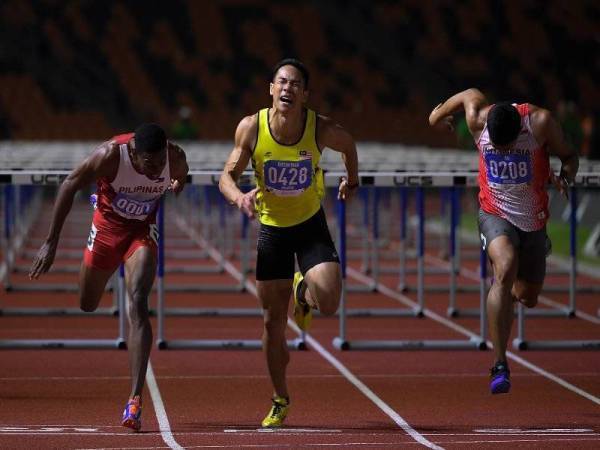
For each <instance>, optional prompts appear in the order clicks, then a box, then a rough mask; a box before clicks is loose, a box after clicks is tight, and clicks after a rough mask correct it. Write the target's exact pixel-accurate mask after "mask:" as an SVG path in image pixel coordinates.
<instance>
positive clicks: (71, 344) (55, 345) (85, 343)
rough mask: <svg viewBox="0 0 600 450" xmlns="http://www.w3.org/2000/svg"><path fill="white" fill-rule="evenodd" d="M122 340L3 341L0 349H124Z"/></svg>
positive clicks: (0, 343)
mask: <svg viewBox="0 0 600 450" xmlns="http://www.w3.org/2000/svg"><path fill="white" fill-rule="evenodd" d="M123 344H124V341H123V340H122V339H3V340H0V349H36V348H37V349H61V350H62V349H70V350H73V349H76V350H81V349H100V348H117V349H125V348H127V346H126V345H123Z"/></svg>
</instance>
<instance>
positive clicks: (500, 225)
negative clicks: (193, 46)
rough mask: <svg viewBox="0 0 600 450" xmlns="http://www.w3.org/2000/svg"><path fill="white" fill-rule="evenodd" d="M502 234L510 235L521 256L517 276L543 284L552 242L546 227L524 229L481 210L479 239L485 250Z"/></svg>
mask: <svg viewBox="0 0 600 450" xmlns="http://www.w3.org/2000/svg"><path fill="white" fill-rule="evenodd" d="M500 235H505V236H508V238H509V239H510V242H512V244H513V246H514V247H515V249H516V251H517V254H518V256H519V268H518V271H517V278H518V279H520V280H524V281H527V282H530V283H535V284H542V283H543V282H544V277H545V276H546V256H548V255H549V254H550V251H551V249H552V243H551V242H550V239H549V238H548V235H547V234H546V227H544V228H542V229H540V230H536V231H523V230H521V229H520V228H518V227H516V226H514V225H513V224H512V223H510V222H509V221H508V220H505V219H503V218H502V217H498V216H496V215H494V214H489V213H486V212H485V211H483V210H481V209H480V210H479V239H480V240H481V246H482V248H483V249H484V250H486V249H487V246H488V245H489V244H490V243H491V242H492V241H493V240H494V239H495V238H496V237H497V236H500Z"/></svg>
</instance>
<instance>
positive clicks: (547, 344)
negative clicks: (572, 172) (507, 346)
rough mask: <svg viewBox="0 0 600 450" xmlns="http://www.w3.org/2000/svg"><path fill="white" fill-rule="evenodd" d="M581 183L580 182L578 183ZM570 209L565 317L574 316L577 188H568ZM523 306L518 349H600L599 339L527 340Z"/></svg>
mask: <svg viewBox="0 0 600 450" xmlns="http://www.w3.org/2000/svg"><path fill="white" fill-rule="evenodd" d="M580 184H581V183H580ZM569 199H570V204H571V209H570V224H571V226H570V239H569V240H570V253H571V255H570V263H571V270H570V275H571V276H570V279H569V281H570V283H569V305H568V307H565V308H563V309H560V310H559V311H561V312H563V311H565V312H566V315H567V317H569V318H572V317H575V316H576V308H575V292H576V286H575V283H576V274H577V233H576V231H575V230H576V228H577V188H576V187H571V188H570V189H569ZM524 310H525V308H524V306H523V305H522V304H520V303H519V305H518V307H517V337H516V338H515V339H514V340H513V347H514V348H515V349H518V350H600V339H598V340H537V341H533V340H527V338H526V336H525V316H526V315H529V314H526V313H525V311H524Z"/></svg>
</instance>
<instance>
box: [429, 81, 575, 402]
mask: <svg viewBox="0 0 600 450" xmlns="http://www.w3.org/2000/svg"><path fill="white" fill-rule="evenodd" d="M463 109H464V111H465V115H466V120H467V125H468V127H469V131H470V132H471V134H472V135H473V138H474V139H475V143H476V144H477V148H478V150H479V188H480V191H479V203H480V211H479V230H480V237H481V243H482V246H483V249H484V250H487V253H488V256H489V258H490V261H491V263H492V267H493V270H494V283H493V284H492V287H491V288H490V291H489V294H488V298H487V312H488V317H489V328H490V337H491V340H492V342H493V344H494V353H495V363H494V366H493V367H492V370H491V381H490V390H491V392H492V394H500V393H506V392H508V391H509V390H510V371H509V369H508V364H507V362H506V347H507V345H508V340H509V337H510V331H511V327H512V320H513V316H514V311H513V302H515V301H519V302H521V303H523V304H524V305H525V306H527V307H529V308H531V307H534V306H535V305H536V304H537V298H538V295H539V293H540V292H541V290H542V286H543V282H544V277H545V273H546V255H547V253H548V251H549V248H550V242H549V239H548V237H547V235H546V222H547V221H548V195H547V193H546V186H547V184H548V180H549V179H550V180H551V181H552V182H553V184H554V185H555V186H556V188H557V189H558V190H559V191H560V192H561V193H562V194H564V195H566V194H567V189H568V184H569V183H571V182H572V181H573V180H574V179H575V175H576V174H577V169H578V167H579V159H578V157H577V153H576V152H575V151H573V149H571V148H570V147H569V146H568V145H567V144H566V142H565V140H564V138H563V136H562V131H561V128H560V126H559V125H558V123H557V122H556V121H555V120H554V119H553V118H552V116H551V115H550V113H549V111H547V110H545V109H542V108H539V107H537V106H534V105H531V104H527V103H525V104H521V105H517V104H511V103H497V104H495V105H489V104H488V102H487V100H486V98H485V97H484V95H483V94H482V93H481V92H480V91H479V90H477V89H468V90H466V91H463V92H460V93H458V94H456V95H454V96H453V97H450V98H449V99H448V100H446V101H445V102H444V103H440V104H439V105H438V106H436V107H435V109H434V110H433V111H432V112H431V114H430V116H429V123H430V125H432V126H434V125H436V124H437V123H440V122H444V123H445V124H446V125H447V126H449V127H450V128H452V114H454V113H456V112H458V111H460V110H463ZM549 155H554V156H557V157H558V158H560V160H561V162H562V167H561V170H560V174H559V175H558V176H556V175H555V174H554V173H553V172H551V170H550V165H549Z"/></svg>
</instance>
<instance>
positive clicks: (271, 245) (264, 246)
mask: <svg viewBox="0 0 600 450" xmlns="http://www.w3.org/2000/svg"><path fill="white" fill-rule="evenodd" d="M294 256H296V258H297V259H298V266H299V267H300V271H301V272H302V274H303V275H304V274H305V273H306V272H307V271H308V270H309V269H310V268H312V267H314V266H316V265H317V264H320V263H322V262H337V263H339V262H340V260H339V258H338V254H337V251H336V250H335V245H334V244H333V240H332V239H331V235H330V234H329V228H327V221H326V219H325V212H324V211H323V208H321V209H320V210H319V211H318V212H317V213H316V214H315V215H314V216H312V217H311V218H310V219H308V220H306V221H304V222H302V223H299V224H298V225H293V226H291V227H275V226H271V225H264V224H261V225H260V231H259V233H258V242H257V257H256V279H257V280H258V281H266V280H283V279H291V278H293V277H294V271H295V264H294Z"/></svg>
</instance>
